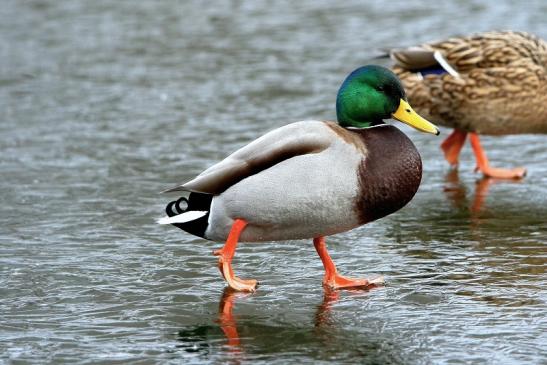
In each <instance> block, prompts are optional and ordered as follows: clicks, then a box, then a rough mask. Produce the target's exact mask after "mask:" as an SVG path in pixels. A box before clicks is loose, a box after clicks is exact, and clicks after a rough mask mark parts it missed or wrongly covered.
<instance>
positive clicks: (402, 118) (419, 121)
mask: <svg viewBox="0 0 547 365" xmlns="http://www.w3.org/2000/svg"><path fill="white" fill-rule="evenodd" d="M391 116H392V117H393V119H397V120H398V121H399V122H402V123H405V124H408V125H409V126H411V127H412V128H415V129H417V130H419V131H421V132H426V133H431V134H434V135H437V136H438V135H439V133H440V131H439V129H438V128H437V127H436V126H435V125H434V124H433V123H430V122H428V121H427V120H426V119H424V118H422V117H421V116H420V115H419V114H418V113H416V112H415V111H414V110H412V107H411V106H410V104H409V103H407V102H406V101H405V100H403V99H401V102H400V103H399V108H397V110H396V111H395V113H393V114H392V115H391Z"/></svg>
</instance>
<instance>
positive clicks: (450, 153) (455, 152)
mask: <svg viewBox="0 0 547 365" xmlns="http://www.w3.org/2000/svg"><path fill="white" fill-rule="evenodd" d="M466 138H467V132H464V131H460V130H458V129H454V130H453V131H452V133H451V134H450V135H449V136H448V137H446V139H445V140H444V141H443V143H441V149H442V150H443V152H444V158H445V159H446V161H448V163H449V164H450V165H451V166H456V165H457V164H458V158H459V156H460V151H461V150H462V147H463V144H464V143H465V139H466Z"/></svg>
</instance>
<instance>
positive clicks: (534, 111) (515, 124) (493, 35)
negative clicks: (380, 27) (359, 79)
mask: <svg viewBox="0 0 547 365" xmlns="http://www.w3.org/2000/svg"><path fill="white" fill-rule="evenodd" d="M390 55H391V58H392V59H393V60H394V61H395V62H394V63H395V65H394V66H393V71H394V72H395V73H396V74H397V75H398V76H399V78H400V79H401V80H402V82H403V85H404V87H405V89H406V91H407V93H408V100H409V101H410V102H411V103H412V105H413V106H414V107H415V109H416V111H417V112H418V113H420V114H422V115H424V116H425V118H428V119H430V120H432V121H434V122H435V123H438V124H440V125H443V126H447V127H451V128H454V131H453V132H452V134H450V135H449V136H448V137H447V138H446V139H445V140H444V142H443V143H442V144H441V148H442V150H443V151H444V155H445V158H446V160H447V161H448V162H449V163H450V164H451V165H454V166H455V165H457V164H458V156H459V153H460V150H461V148H462V146H463V144H464V143H465V140H466V137H467V134H468V133H469V139H470V142H471V147H472V148H473V151H474V154H475V158H476V160H477V167H476V170H480V171H481V172H482V173H483V174H484V175H485V176H489V177H496V178H522V177H524V175H525V174H526V170H525V169H524V168H522V167H519V168H513V169H500V168H493V167H491V166H490V165H489V162H488V158H487V157H486V154H485V152H484V150H483V149H482V147H481V144H480V140H479V135H481V134H482V135H506V134H519V133H547V44H546V43H545V42H544V41H543V40H541V39H540V38H537V37H535V36H533V35H530V34H527V33H521V32H511V31H504V32H487V33H481V34H476V35H472V36H468V37H455V38H450V39H447V40H443V41H440V42H434V43H427V44H422V45H420V46H415V47H410V48H406V49H394V50H391V52H390Z"/></svg>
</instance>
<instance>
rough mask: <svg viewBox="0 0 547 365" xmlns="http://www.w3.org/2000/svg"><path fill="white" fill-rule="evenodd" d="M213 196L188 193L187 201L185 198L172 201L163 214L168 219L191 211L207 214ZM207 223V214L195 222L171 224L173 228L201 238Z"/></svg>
mask: <svg viewBox="0 0 547 365" xmlns="http://www.w3.org/2000/svg"><path fill="white" fill-rule="evenodd" d="M212 200H213V196H212V195H210V194H203V193H190V195H189V196H188V199H187V198H185V197H180V198H179V199H177V200H173V201H172V202H170V203H169V204H167V206H166V207H165V213H167V215H168V216H169V217H173V216H175V215H179V214H182V213H184V212H190V211H193V210H197V211H206V212H209V210H210V209H211V202H212ZM208 221H209V213H207V214H206V215H205V216H203V217H201V218H198V219H196V220H193V221H190V222H186V223H173V226H175V227H177V228H180V229H182V230H183V231H186V232H188V233H191V234H193V235H196V236H199V237H203V236H204V234H205V230H206V229H207V225H208Z"/></svg>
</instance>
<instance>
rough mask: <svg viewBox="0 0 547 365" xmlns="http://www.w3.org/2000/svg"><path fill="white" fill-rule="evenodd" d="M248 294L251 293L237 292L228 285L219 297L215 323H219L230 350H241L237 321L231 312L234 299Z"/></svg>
mask: <svg viewBox="0 0 547 365" xmlns="http://www.w3.org/2000/svg"><path fill="white" fill-rule="evenodd" d="M250 295H252V294H249V293H242V292H238V291H235V290H233V289H232V288H230V287H226V288H224V291H223V292H222V295H221V297H220V303H219V304H218V319H217V323H218V324H219V325H220V329H221V330H222V332H224V335H225V336H226V339H227V340H228V343H227V345H228V346H229V347H230V349H231V350H232V351H240V350H241V342H240V338H239V333H238V332H237V323H236V320H235V318H234V315H233V313H232V311H233V308H234V301H235V300H236V298H243V297H248V296H250Z"/></svg>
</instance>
